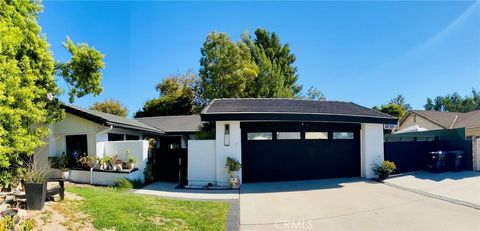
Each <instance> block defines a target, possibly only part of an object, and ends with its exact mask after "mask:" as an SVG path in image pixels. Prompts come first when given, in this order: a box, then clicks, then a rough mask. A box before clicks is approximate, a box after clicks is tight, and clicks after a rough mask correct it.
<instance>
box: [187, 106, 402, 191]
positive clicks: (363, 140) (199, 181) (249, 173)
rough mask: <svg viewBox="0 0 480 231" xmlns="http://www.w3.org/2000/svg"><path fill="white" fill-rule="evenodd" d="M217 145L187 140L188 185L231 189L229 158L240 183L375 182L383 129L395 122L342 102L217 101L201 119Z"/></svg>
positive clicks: (381, 152)
mask: <svg viewBox="0 0 480 231" xmlns="http://www.w3.org/2000/svg"><path fill="white" fill-rule="evenodd" d="M201 118H202V121H213V122H215V124H216V139H215V140H210V141H197V140H191V141H189V150H188V183H189V185H206V184H214V185H215V184H216V185H228V184H229V175H228V172H227V171H226V169H225V161H226V158H227V157H234V158H237V159H238V160H239V161H240V162H241V163H242V169H241V173H240V179H241V182H267V181H284V180H308V179H320V178H335V177H360V176H361V177H367V178H371V177H374V173H373V171H372V165H373V164H374V163H376V162H377V161H381V160H383V157H384V150H383V141H384V136H383V125H384V124H397V119H396V118H394V117H392V116H390V115H387V114H383V113H380V112H377V111H374V110H372V109H369V108H366V107H363V106H360V105H357V104H354V103H350V102H338V101H313V100H297V99H216V100H213V101H212V102H211V103H210V104H209V105H208V106H207V107H206V108H205V109H204V110H203V111H202V113H201Z"/></svg>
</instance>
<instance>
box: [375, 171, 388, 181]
mask: <svg viewBox="0 0 480 231" xmlns="http://www.w3.org/2000/svg"><path fill="white" fill-rule="evenodd" d="M388 176H390V174H389V173H388V172H381V173H379V174H378V178H379V179H380V180H386V179H387V178H388Z"/></svg>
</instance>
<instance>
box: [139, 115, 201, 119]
mask: <svg viewBox="0 0 480 231" xmlns="http://www.w3.org/2000/svg"><path fill="white" fill-rule="evenodd" d="M190 116H200V114H193V115H167V116H144V117H138V118H133V119H134V120H138V119H148V118H160V117H190Z"/></svg>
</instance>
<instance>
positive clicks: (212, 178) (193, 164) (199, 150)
mask: <svg viewBox="0 0 480 231" xmlns="http://www.w3.org/2000/svg"><path fill="white" fill-rule="evenodd" d="M215 147H216V146H215V140H189V141H188V174H187V175H188V185H208V184H209V183H212V184H215V183H216V158H215V157H216V155H215Z"/></svg>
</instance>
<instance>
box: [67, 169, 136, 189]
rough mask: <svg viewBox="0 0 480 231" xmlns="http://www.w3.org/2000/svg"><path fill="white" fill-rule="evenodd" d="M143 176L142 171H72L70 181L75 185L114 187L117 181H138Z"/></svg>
mask: <svg viewBox="0 0 480 231" xmlns="http://www.w3.org/2000/svg"><path fill="white" fill-rule="evenodd" d="M141 176H143V172H141V171H140V170H137V171H135V172H131V173H118V172H99V171H93V172H90V171H86V170H70V176H69V180H70V181H72V182H75V183H84V184H90V183H92V184H94V185H105V186H112V185H113V183H114V182H115V180H117V179H121V178H127V179H129V180H137V179H140V177H141ZM142 182H143V181H142Z"/></svg>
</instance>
